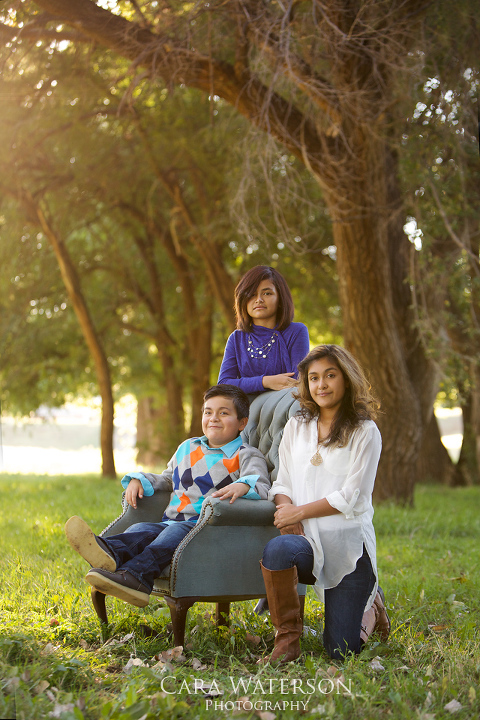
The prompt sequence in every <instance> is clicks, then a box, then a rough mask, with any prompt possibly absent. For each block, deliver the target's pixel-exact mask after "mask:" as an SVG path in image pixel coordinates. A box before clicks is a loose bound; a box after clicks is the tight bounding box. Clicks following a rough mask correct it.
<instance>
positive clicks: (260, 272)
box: [235, 265, 294, 332]
mask: <svg viewBox="0 0 480 720" xmlns="http://www.w3.org/2000/svg"><path fill="white" fill-rule="evenodd" d="M262 280H271V281H272V283H273V284H274V285H275V288H276V290H277V293H278V308H277V317H276V323H275V324H276V326H277V329H278V330H280V331H281V330H285V328H286V327H288V325H290V323H291V322H292V320H293V312H294V307H293V299H292V293H291V292H290V288H289V287H288V285H287V281H286V280H285V278H284V277H283V275H281V274H280V273H279V272H278V270H275V268H272V267H269V266H268V265H257V266H256V267H253V268H252V269H251V270H249V271H248V272H246V273H245V275H244V276H243V277H242V278H241V279H240V281H239V283H238V285H237V287H236V288H235V314H236V316H237V329H238V330H243V331H244V332H249V330H251V329H252V318H251V317H250V315H249V314H248V313H247V303H248V301H249V300H250V298H251V297H252V295H253V294H254V293H255V291H256V289H257V287H258V286H259V285H260V283H261V282H262Z"/></svg>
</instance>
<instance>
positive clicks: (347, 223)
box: [327, 133, 437, 504]
mask: <svg viewBox="0 0 480 720" xmlns="http://www.w3.org/2000/svg"><path fill="white" fill-rule="evenodd" d="M362 143H363V150H362V148H361V147H359V146H360V145H361V144H362ZM356 150H357V158H360V160H361V159H362V157H363V159H364V164H363V168H362V170H363V172H360V171H358V170H357V168H356V166H355V164H354V162H353V160H352V163H351V164H350V166H349V167H348V172H347V173H343V175H337V177H336V178H335V179H336V180H337V181H338V184H337V185H336V186H335V191H334V192H333V193H331V192H328V194H327V198H328V203H329V208H330V212H331V214H332V219H333V234H334V241H335V245H336V247H337V266H338V276H339V293H340V302H341V306H342V315H343V324H344V337H345V344H346V346H347V347H348V348H349V349H350V350H351V351H352V352H353V354H354V355H355V356H356V357H357V358H358V359H359V361H360V363H361V364H362V366H363V367H364V368H365V370H366V372H367V375H368V377H369V379H370V381H371V383H372V387H373V391H374V393H375V395H376V396H377V397H378V399H379V400H380V403H381V414H380V415H379V418H378V424H379V427H380V430H381V433H382V439H383V450H382V457H381V460H380V465H379V470H378V475H377V481H376V486H375V496H376V498H377V499H378V500H383V499H387V498H391V499H394V500H396V501H397V502H402V503H406V504H411V503H412V502H413V490H414V485H415V481H416V478H417V462H418V456H419V452H420V448H421V446H422V439H423V438H422V436H423V428H424V426H425V424H426V423H427V422H428V421H429V419H430V418H429V411H430V415H431V413H432V412H433V399H434V397H435V391H436V387H437V378H436V376H435V374H434V373H433V372H432V371H431V369H430V367H429V364H428V362H427V361H426V359H425V356H424V353H423V349H422V347H421V345H420V343H419V342H418V339H417V341H416V344H415V345H414V344H413V343H412V336H413V337H414V331H413V330H412V331H410V329H409V328H410V327H413V318H409V317H408V304H407V303H408V297H409V295H408V294H406V293H405V291H404V290H403V288H402V283H404V282H405V270H404V261H403V260H402V256H405V255H406V253H407V250H408V248H406V246H407V245H408V240H407V238H406V236H405V234H404V233H403V229H402V217H401V215H400V214H399V213H394V214H393V217H391V212H392V207H393V208H394V207H395V205H394V203H395V199H396V198H395V197H394V193H393V192H392V188H391V180H390V173H392V171H394V170H395V169H396V168H395V167H394V166H395V164H396V163H395V159H394V157H392V155H390V154H389V153H388V150H386V149H385V146H383V145H382V143H381V142H377V144H376V145H374V146H373V147H372V146H371V141H369V140H368V139H364V138H362V137H361V135H360V134H359V133H357V136H356ZM365 168H368V173H367V172H365ZM332 170H333V172H332V176H334V177H335V175H334V172H335V167H333V168H332ZM356 176H357V177H362V179H363V182H362V185H358V183H357V182H356V179H355V178H356ZM351 218H354V219H351ZM395 225H396V227H395ZM392 226H393V227H392ZM392 234H393V237H394V238H395V242H396V250H397V252H396V255H393V257H392V254H391V242H392V241H391V238H392ZM396 262H397V265H396V264H395V263H396ZM395 289H397V290H401V293H402V295H401V296H400V297H399V296H398V292H397V293H396V292H395ZM412 366H413V367H415V373H412V372H411V368H412Z"/></svg>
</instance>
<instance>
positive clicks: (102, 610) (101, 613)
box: [92, 587, 108, 625]
mask: <svg viewBox="0 0 480 720" xmlns="http://www.w3.org/2000/svg"><path fill="white" fill-rule="evenodd" d="M92 603H93V608H94V610H95V612H96V613H97V615H98V619H99V620H100V622H101V623H102V624H103V625H108V617H107V608H106V606H105V595H104V594H103V593H102V592H100V590H96V589H95V588H94V587H92Z"/></svg>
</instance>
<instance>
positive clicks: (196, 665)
mask: <svg viewBox="0 0 480 720" xmlns="http://www.w3.org/2000/svg"><path fill="white" fill-rule="evenodd" d="M192 668H193V669H194V670H206V669H207V666H206V665H202V663H201V661H200V660H199V659H198V658H193V660H192Z"/></svg>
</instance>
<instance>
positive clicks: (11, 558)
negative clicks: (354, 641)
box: [0, 475, 480, 720]
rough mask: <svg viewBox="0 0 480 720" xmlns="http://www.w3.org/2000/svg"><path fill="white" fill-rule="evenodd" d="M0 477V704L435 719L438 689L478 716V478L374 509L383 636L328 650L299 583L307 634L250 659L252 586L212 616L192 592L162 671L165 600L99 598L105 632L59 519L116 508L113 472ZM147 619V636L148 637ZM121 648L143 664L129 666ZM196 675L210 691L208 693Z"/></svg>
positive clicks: (256, 633)
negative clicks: (296, 655) (343, 651)
mask: <svg viewBox="0 0 480 720" xmlns="http://www.w3.org/2000/svg"><path fill="white" fill-rule="evenodd" d="M0 491H1V493H2V498H3V503H2V506H1V509H0V520H1V522H0V527H1V533H0V549H1V555H0V557H1V586H0V593H1V596H2V597H1V603H0V608H1V609H0V615H1V621H2V632H1V634H0V717H2V718H14V717H16V718H18V720H36V719H37V718H48V717H49V713H53V717H61V718H64V719H65V720H73V719H74V718H75V719H76V720H82V719H83V720H87V719H90V718H91V719H92V720H93V719H97V718H98V719H99V720H115V719H116V718H121V720H140V719H143V720H153V718H177V717H178V718H180V717H181V718H187V719H188V720H190V719H193V718H200V719H203V718H205V719H206V718H210V719H211V718H232V717H240V718H242V717H244V718H247V717H250V718H258V717H260V718H262V720H273V718H274V717H275V718H285V719H287V718H294V717H295V718H297V717H298V716H299V715H302V714H305V715H308V716H311V717H313V718H315V717H318V718H322V717H327V718H358V719H359V720H360V719H361V720H365V719H367V720H370V719H375V718H384V717H389V718H393V719H398V720H404V719H405V718H416V719H417V718H420V719H421V718H424V719H425V720H431V719H432V718H435V719H436V720H440V719H441V718H450V717H452V715H451V713H450V712H449V710H448V709H446V707H445V706H447V704H448V703H450V702H451V701H457V702H458V703H460V705H461V706H462V707H461V709H459V710H458V711H457V712H456V713H455V717H456V718H476V717H478V716H480V700H479V691H478V689H477V688H478V685H479V675H480V642H479V628H478V624H479V618H480V568H479V546H480V516H479V512H478V509H479V508H480V487H473V488H461V489H450V488H444V487H436V486H434V485H428V486H420V487H418V489H417V492H416V498H415V509H413V510H412V509H404V508H397V507H393V506H381V507H378V508H377V509H376V514H375V527H376V531H377V540H378V565H379V572H380V580H381V584H382V586H383V588H384V590H385V594H386V597H387V604H388V608H389V614H390V616H391V619H392V624H393V630H392V635H391V637H390V640H389V642H388V644H385V645H383V644H379V643H378V642H375V641H371V642H370V643H369V644H368V646H367V648H366V649H365V650H364V652H363V653H362V654H361V655H360V656H358V657H356V658H350V659H348V660H347V661H346V662H345V663H344V664H340V663H337V664H333V663H332V662H331V661H330V660H329V659H328V658H327V656H326V655H325V653H324V651H323V649H322V646H321V641H320V634H321V627H322V614H323V613H322V606H321V605H320V604H319V603H318V602H317V600H316V598H315V596H314V595H313V593H311V591H310V590H309V593H308V596H307V603H306V621H305V622H306V625H307V626H309V627H310V628H312V629H313V630H315V631H316V632H317V636H314V635H309V636H308V637H305V638H304V639H303V640H302V649H303V653H302V657H301V659H300V660H299V661H298V662H297V663H291V664H290V665H288V666H286V667H283V668H272V667H270V666H266V667H262V668H261V669H259V668H258V666H257V665H256V660H257V658H259V657H260V656H261V655H262V654H264V653H265V652H266V651H267V649H268V648H271V646H272V638H273V633H272V627H271V625H270V622H269V618H268V617H265V616H263V617H261V618H259V617H257V616H256V615H254V614H253V612H252V609H253V605H254V603H253V602H252V603H236V604H235V605H233V606H232V613H231V616H232V618H231V619H232V623H231V627H230V628H219V629H217V628H216V627H215V624H214V619H213V616H212V612H213V610H214V608H213V606H212V605H204V604H198V605H196V606H194V608H192V609H191V610H190V612H189V619H188V627H187V638H186V647H185V648H184V652H183V657H180V658H179V659H178V660H173V661H169V663H170V664H169V665H167V666H166V669H165V671H164V672H163V674H162V673H161V670H160V669H159V667H157V668H155V667H154V665H155V664H156V663H157V662H158V659H153V658H154V656H158V657H160V654H161V653H162V652H164V651H166V650H168V649H171V648H173V640H172V638H171V635H170V633H169V626H168V623H169V613H168V611H167V608H166V606H165V605H164V604H163V603H162V602H158V601H153V602H152V603H151V604H150V605H149V606H148V608H145V609H144V610H140V609H137V608H133V607H131V606H129V605H126V604H124V603H121V602H119V601H116V600H113V599H111V598H110V599H109V615H110V618H111V624H110V626H109V628H108V631H107V632H106V633H104V635H103V636H102V633H101V631H100V627H99V624H98V622H97V619H96V615H95V613H94V611H93V608H92V607H91V604H90V594H89V590H88V586H87V585H86V583H85V582H84V580H83V576H84V574H85V571H86V567H85V563H84V562H83V561H82V559H81V558H80V557H78V556H77V555H76V554H75V553H73V551H72V550H71V549H70V546H69V545H68V543H67V542H66V540H65V537H64V534H63V525H64V523H65V520H66V519H67V518H68V517H69V516H70V515H73V514H79V515H81V516H82V517H83V518H84V519H85V520H87V522H89V523H90V524H91V525H92V527H93V528H94V529H95V530H97V531H100V530H101V529H102V528H104V527H105V526H106V525H107V524H108V523H109V522H110V521H111V520H112V519H113V518H114V517H115V516H116V514H118V513H119V511H120V486H119V483H112V482H110V481H105V480H100V479H99V478H98V477H94V476H88V477H71V476H67V477H58V478H52V477H40V476H39V477H25V476H18V475H10V476H7V475H0ZM145 625H146V626H148V627H150V628H153V629H154V630H155V631H156V632H157V633H158V637H156V638H154V639H152V638H148V637H145V632H144V626H145ZM130 658H136V659H138V660H141V661H143V663H144V665H143V666H138V667H134V668H133V670H132V671H131V672H130V673H126V672H125V670H124V668H125V665H126V664H127V662H128V661H129V659H130ZM374 658H378V660H376V661H375V662H374V665H376V666H377V669H375V667H374V665H372V660H373V659H374ZM379 665H380V666H381V667H379ZM198 666H200V667H198ZM382 667H383V669H381V668H382ZM249 679H250V684H249V685H248V682H249ZM162 680H163V685H162ZM338 680H340V683H338V682H337V681H338ZM242 682H243V683H244V684H245V688H243V687H242ZM202 684H203V688H202ZM208 687H210V690H211V691H212V695H213V694H214V692H216V691H218V692H220V693H222V694H220V695H218V696H216V697H207V696H206V695H205V693H204V691H205V690H207V688H208ZM332 687H333V692H328V693H327V692H326V691H327V690H330V689H331V688H332ZM242 698H243V701H242V700H241V699H242ZM241 702H244V703H245V704H244V707H243V710H238V706H239V704H241ZM222 703H223V706H222ZM302 703H306V706H305V708H306V710H305V713H303V711H302V707H304V706H303V705H302ZM262 713H263V715H262ZM265 713H266V714H265ZM268 713H270V715H269V714H268Z"/></svg>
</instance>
